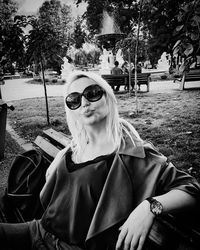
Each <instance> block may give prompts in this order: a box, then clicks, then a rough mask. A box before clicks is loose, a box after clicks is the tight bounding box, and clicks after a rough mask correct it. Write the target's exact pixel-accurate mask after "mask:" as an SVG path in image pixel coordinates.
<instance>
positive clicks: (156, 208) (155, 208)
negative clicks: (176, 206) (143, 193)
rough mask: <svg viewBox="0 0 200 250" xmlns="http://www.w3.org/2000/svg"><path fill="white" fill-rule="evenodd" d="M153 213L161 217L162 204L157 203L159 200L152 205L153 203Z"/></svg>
mask: <svg viewBox="0 0 200 250" xmlns="http://www.w3.org/2000/svg"><path fill="white" fill-rule="evenodd" d="M150 208H151V212H152V213H153V214H155V215H160V214H161V213H162V209H163V207H162V204H161V203H160V202H159V201H157V200H154V201H153V202H152V203H151V206H150Z"/></svg>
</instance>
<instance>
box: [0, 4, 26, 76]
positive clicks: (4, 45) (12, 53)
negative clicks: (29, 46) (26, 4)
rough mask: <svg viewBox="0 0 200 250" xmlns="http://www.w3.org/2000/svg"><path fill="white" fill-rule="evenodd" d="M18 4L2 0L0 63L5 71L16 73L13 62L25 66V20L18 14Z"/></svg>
mask: <svg viewBox="0 0 200 250" xmlns="http://www.w3.org/2000/svg"><path fill="white" fill-rule="evenodd" d="M16 12H17V5H16V3H15V2H13V1H12V0H7V1H3V0H1V1H0V64H1V67H2V68H3V71H4V72H5V71H10V72H11V73H14V67H13V64H14V63H15V64H16V66H17V67H23V66H24V65H23V62H24V61H25V60H24V55H25V48H24V32H23V29H22V28H23V27H24V25H25V24H24V22H22V19H23V18H22V17H20V16H16Z"/></svg>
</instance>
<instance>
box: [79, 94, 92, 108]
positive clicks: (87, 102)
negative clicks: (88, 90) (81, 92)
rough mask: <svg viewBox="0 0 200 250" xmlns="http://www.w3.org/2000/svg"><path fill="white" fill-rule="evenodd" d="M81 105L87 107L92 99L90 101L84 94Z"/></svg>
mask: <svg viewBox="0 0 200 250" xmlns="http://www.w3.org/2000/svg"><path fill="white" fill-rule="evenodd" d="M81 105H82V107H87V106H89V105H90V101H88V100H87V99H86V98H85V97H84V96H82V99H81Z"/></svg>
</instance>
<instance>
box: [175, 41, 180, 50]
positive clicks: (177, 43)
mask: <svg viewBox="0 0 200 250" xmlns="http://www.w3.org/2000/svg"><path fill="white" fill-rule="evenodd" d="M180 42H181V40H178V41H177V42H176V43H175V45H174V46H173V50H174V49H175V48H176V47H177V46H178V45H179V44H180Z"/></svg>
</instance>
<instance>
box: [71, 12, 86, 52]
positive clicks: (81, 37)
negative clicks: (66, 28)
mask: <svg viewBox="0 0 200 250" xmlns="http://www.w3.org/2000/svg"><path fill="white" fill-rule="evenodd" d="M82 24H83V20H82V19H81V18H80V17H77V19H76V21H75V25H74V30H73V33H72V35H71V37H72V41H73V42H72V43H73V44H74V47H75V48H76V49H80V48H81V47H82V45H83V43H84V42H85V37H86V33H85V31H84V30H83V27H82Z"/></svg>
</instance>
